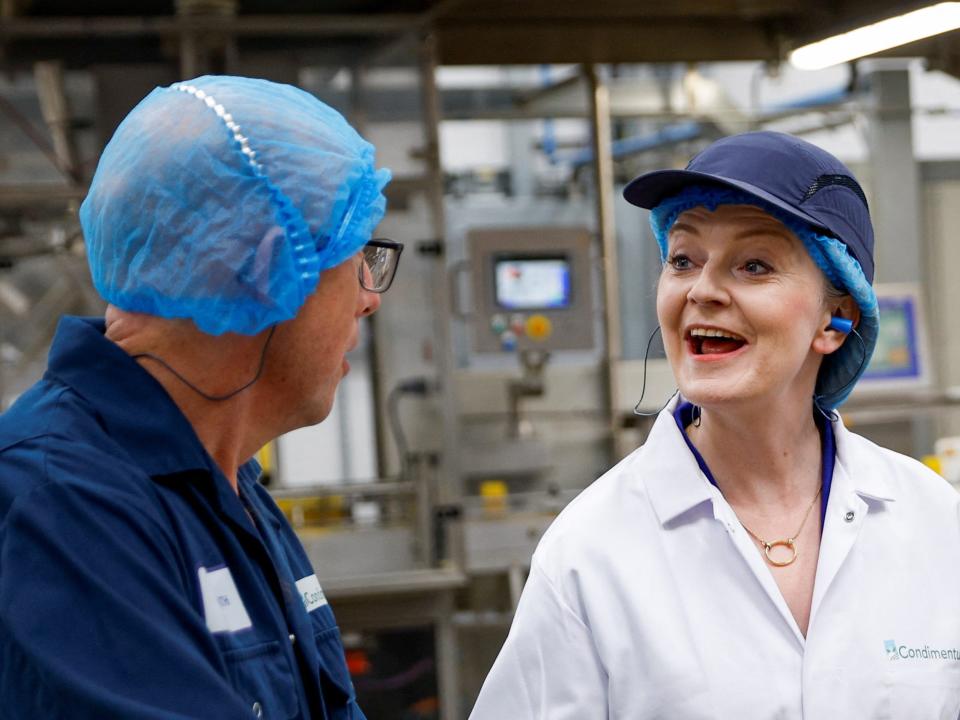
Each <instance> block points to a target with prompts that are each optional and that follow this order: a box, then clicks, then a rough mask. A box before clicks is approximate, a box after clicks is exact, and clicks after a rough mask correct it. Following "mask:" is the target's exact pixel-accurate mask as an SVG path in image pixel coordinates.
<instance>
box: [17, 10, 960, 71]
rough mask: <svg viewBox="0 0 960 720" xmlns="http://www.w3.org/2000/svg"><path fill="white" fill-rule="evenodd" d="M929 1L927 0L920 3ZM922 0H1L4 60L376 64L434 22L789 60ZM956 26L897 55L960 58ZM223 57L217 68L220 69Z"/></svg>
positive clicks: (568, 47)
mask: <svg viewBox="0 0 960 720" xmlns="http://www.w3.org/2000/svg"><path fill="white" fill-rule="evenodd" d="M921 4H922V3H921ZM916 6H917V3H911V2H902V1H901V2H897V1H896V0H672V1H669V2H650V1H649V0H648V1H647V2H644V1H643V0H639V1H638V0H593V1H592V2H583V0H391V1H390V2H381V1H377V0H326V1H323V2H309V1H308V0H177V1H176V2H172V1H165V0H142V1H141V2H136V3H130V2H120V1H119V0H88V1H86V2H79V3H78V2H75V1H73V0H2V1H0V52H2V56H0V61H2V62H3V64H4V65H6V66H7V67H8V68H9V67H11V66H16V65H17V64H21V63H25V64H26V63H32V62H34V61H36V60H42V59H50V58H57V59H61V60H63V61H64V62H66V63H68V65H70V66H73V67H78V66H80V67H82V66H85V65H89V64H95V63H109V62H156V61H158V60H169V61H171V62H175V61H176V60H177V57H178V54H180V53H181V52H182V50H183V47H184V43H185V42H187V41H189V42H192V43H201V44H202V43H211V42H213V43H216V42H220V41H224V39H225V40H226V41H227V42H229V43H232V44H233V45H232V47H233V49H234V50H235V51H237V52H239V53H240V54H243V53H244V52H263V51H270V50H283V51H285V52H294V53H300V54H302V55H303V57H304V58H307V59H309V60H311V61H312V62H313V63H323V62H324V61H326V60H329V61H330V62H341V63H349V64H371V63H376V62H377V61H383V60H385V59H387V57H388V56H389V55H390V54H391V53H390V49H391V46H392V45H393V46H395V45H396V44H397V43H398V41H400V40H402V39H403V38H406V39H407V40H412V39H415V38H416V37H417V36H418V35H419V34H422V33H423V32H425V31H427V30H428V29H432V30H433V31H434V34H435V37H436V41H437V47H438V57H439V61H440V63H441V64H444V65H464V64H523V63H570V62H597V63H646V62H710V61H725V60H768V61H771V62H774V61H777V60H780V59H782V58H783V57H784V56H785V53H786V52H787V51H788V50H790V49H792V48H793V47H795V46H797V45H799V44H802V43H803V42H805V41H808V40H811V39H816V38H819V37H823V36H825V35H828V34H832V33H833V32H836V31H842V30H846V29H850V28H852V27H855V26H858V25H861V24H863V23H865V22H870V21H874V20H878V19H882V18H883V17H887V16H889V15H891V14H896V13H898V12H904V11H907V10H910V9H913V8H914V7H916ZM954 45H956V40H955V39H954V38H953V37H951V36H943V37H940V38H939V39H936V40H932V41H926V42H923V43H916V44H915V45H914V46H913V47H910V46H907V47H905V48H901V49H900V50H898V51H897V54H907V55H924V56H927V57H930V58H933V59H934V61H935V63H936V64H938V65H940V66H944V65H950V64H951V63H952V62H953V57H954V55H955V54H956V52H955V50H954ZM212 69H214V70H216V68H212Z"/></svg>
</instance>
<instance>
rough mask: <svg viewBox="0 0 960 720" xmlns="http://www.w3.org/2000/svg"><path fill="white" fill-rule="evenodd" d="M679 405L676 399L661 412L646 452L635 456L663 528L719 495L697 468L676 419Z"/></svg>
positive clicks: (654, 425)
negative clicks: (674, 414)
mask: <svg viewBox="0 0 960 720" xmlns="http://www.w3.org/2000/svg"><path fill="white" fill-rule="evenodd" d="M678 402H679V397H676V398H674V399H673V400H671V401H670V403H669V404H668V405H667V407H665V408H664V409H663V410H661V411H660V414H659V415H657V419H656V422H654V424H653V428H651V430H650V434H649V436H648V437H647V441H646V443H644V449H645V450H646V451H642V452H641V453H638V454H637V455H636V456H635V457H636V461H637V462H638V463H642V467H643V470H642V474H643V476H644V480H643V482H644V485H645V487H646V491H647V495H648V496H649V498H650V502H651V503H652V504H653V509H654V512H656V514H657V518H658V519H659V520H660V523H661V524H662V525H667V524H668V523H670V522H671V521H673V520H675V519H677V518H678V517H680V516H681V515H683V514H684V513H686V512H689V511H690V510H692V509H693V508H695V507H697V506H698V505H701V504H703V503H705V502H708V501H712V500H713V499H714V497H715V494H716V492H717V491H716V490H715V489H714V487H713V485H711V484H710V481H709V480H708V479H707V477H706V475H704V474H703V471H701V470H700V466H699V465H697V460H696V458H695V457H694V456H693V453H691V452H690V449H689V448H688V447H687V444H686V442H684V439H683V435H682V434H681V432H680V428H678V427H677V423H676V421H675V420H674V418H673V411H674V410H675V409H676V406H677V403H678Z"/></svg>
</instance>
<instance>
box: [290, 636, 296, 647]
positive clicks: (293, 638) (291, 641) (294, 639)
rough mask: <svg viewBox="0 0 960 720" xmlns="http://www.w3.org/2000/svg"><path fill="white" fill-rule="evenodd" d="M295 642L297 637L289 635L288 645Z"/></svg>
mask: <svg viewBox="0 0 960 720" xmlns="http://www.w3.org/2000/svg"><path fill="white" fill-rule="evenodd" d="M295 642H297V636H296V635H294V634H293V633H290V644H291V645H293V644H294V643H295Z"/></svg>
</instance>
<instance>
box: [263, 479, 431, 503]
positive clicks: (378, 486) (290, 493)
mask: <svg viewBox="0 0 960 720" xmlns="http://www.w3.org/2000/svg"><path fill="white" fill-rule="evenodd" d="M415 492H417V485H416V483H414V482H371V483H353V484H351V485H312V486H310V487H300V488H296V489H293V488H285V489H283V490H271V493H270V494H271V495H273V497H275V498H278V499H284V500H295V499H297V498H311V497H331V496H335V495H346V496H349V497H352V496H360V497H372V496H378V497H384V496H392V495H413V494H414V493H415Z"/></svg>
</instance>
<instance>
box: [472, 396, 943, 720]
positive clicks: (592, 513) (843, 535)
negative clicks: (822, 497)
mask: <svg viewBox="0 0 960 720" xmlns="http://www.w3.org/2000/svg"><path fill="white" fill-rule="evenodd" d="M672 411H673V406H672V405H671V406H670V407H668V408H667V409H666V410H664V411H663V412H662V413H661V414H660V416H659V417H658V418H657V421H656V423H655V425H654V427H653V429H652V430H651V433H650V436H649V438H648V440H647V442H646V443H645V444H644V445H643V447H641V448H640V449H638V450H637V451H635V452H634V453H633V454H631V455H630V456H629V457H627V458H626V459H625V460H623V461H622V462H621V463H619V464H618V465H617V466H616V467H614V468H613V469H612V470H610V471H609V472H608V473H606V474H605V475H604V476H603V477H601V478H600V479H599V480H597V481H596V482H595V483H593V485H591V486H590V487H589V488H587V489H586V490H585V491H584V492H583V493H581V494H580V496H579V497H577V499H576V500H574V501H573V502H572V503H571V504H570V505H569V506H568V507H567V508H566V509H565V510H564V511H563V512H562V513H561V514H560V516H559V517H558V518H557V519H556V521H555V522H554V523H553V525H552V526H551V527H550V529H549V530H548V532H547V533H546V534H545V535H544V537H543V539H542V541H541V542H540V545H539V547H538V548H537V551H536V553H535V554H534V557H533V561H532V565H531V571H530V577H529V579H528V581H527V585H526V587H525V588H524V591H523V595H522V597H521V600H520V604H519V607H518V609H517V614H516V617H515V619H514V622H513V626H512V627H511V630H510V635H509V637H508V638H507V641H506V643H505V644H504V646H503V649H502V650H501V652H500V655H499V657H498V658H497V661H496V663H495V664H494V666H493V669H492V670H491V672H490V674H489V676H488V677H487V680H486V682H485V683H484V685H483V689H482V690H481V693H480V698H479V700H478V701H477V704H476V707H475V708H474V710H473V713H472V714H471V716H470V717H471V720H524V719H527V718H538V719H540V718H542V719H545V720H546V719H549V720H567V719H569V720H593V719H594V718H596V719H597V720H600V719H603V720H607V719H608V718H609V719H611V720H614V719H624V720H626V719H629V720H645V719H646V718H651V719H652V718H664V719H669V720H693V719H694V718H697V719H700V718H723V719H736V720H750V719H752V718H758V719H759V718H763V719H767V718H778V719H781V718H783V719H788V718H789V719H791V720H793V719H799V718H807V719H816V720H821V719H823V720H832V719H834V718H842V719H843V720H853V719H856V718H871V719H874V718H888V719H891V720H929V719H938V718H950V719H951V720H956V719H957V718H958V717H960V493H957V492H956V491H955V490H954V489H953V488H951V487H950V486H949V485H948V484H947V483H946V482H945V481H944V480H943V479H941V478H940V477H939V476H937V475H936V474H934V473H933V472H931V471H930V470H928V469H927V468H925V467H923V466H922V465H921V464H920V463H917V462H916V461H914V460H911V459H910V458H907V457H904V456H902V455H898V454H897V453H894V452H891V451H889V450H885V449H883V448H880V447H877V446H876V445H874V444H872V443H870V442H869V441H867V440H865V439H864V438H861V437H859V436H857V435H854V434H852V433H850V432H849V431H848V430H847V429H846V428H844V427H843V426H842V424H841V423H837V424H836V425H835V433H836V441H837V457H836V464H835V467H834V475H833V486H832V488H831V492H830V498H829V503H828V505H827V511H826V517H825V520H824V527H823V536H822V540H821V546H820V558H819V561H818V566H817V574H816V581H815V586H814V593H813V601H812V606H811V613H810V624H809V628H808V631H807V637H806V638H804V637H803V635H802V634H801V632H800V630H799V628H798V627H797V624H796V621H795V620H794V618H793V615H792V614H791V613H790V610H789V609H788V607H787V604H786V602H785V601H784V599H783V596H782V595H781V593H780V591H779V588H778V587H777V584H776V582H775V580H774V578H773V576H772V574H771V573H770V569H769V568H768V567H767V565H766V564H765V562H764V561H763V559H762V557H761V555H760V554H759V553H758V552H757V549H756V545H755V544H754V543H753V542H752V541H751V539H750V538H749V536H748V535H747V533H746V532H745V531H744V529H743V527H742V526H741V525H740V523H739V522H738V521H737V518H736V516H735V515H734V513H733V510H732V509H731V508H730V506H729V505H728V504H727V502H726V501H725V500H724V498H723V496H722V495H721V494H720V492H719V491H718V490H717V489H716V488H715V487H714V486H712V485H711V484H710V483H709V481H708V480H707V478H706V477H705V476H704V474H703V473H702V472H701V471H700V468H699V467H698V466H697V463H696V461H695V459H694V458H693V456H692V454H691V453H690V451H689V449H688V448H687V447H686V445H685V443H684V440H683V436H682V435H681V433H680V430H679V428H678V427H677V425H676V423H675V422H674V419H673V416H672Z"/></svg>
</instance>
